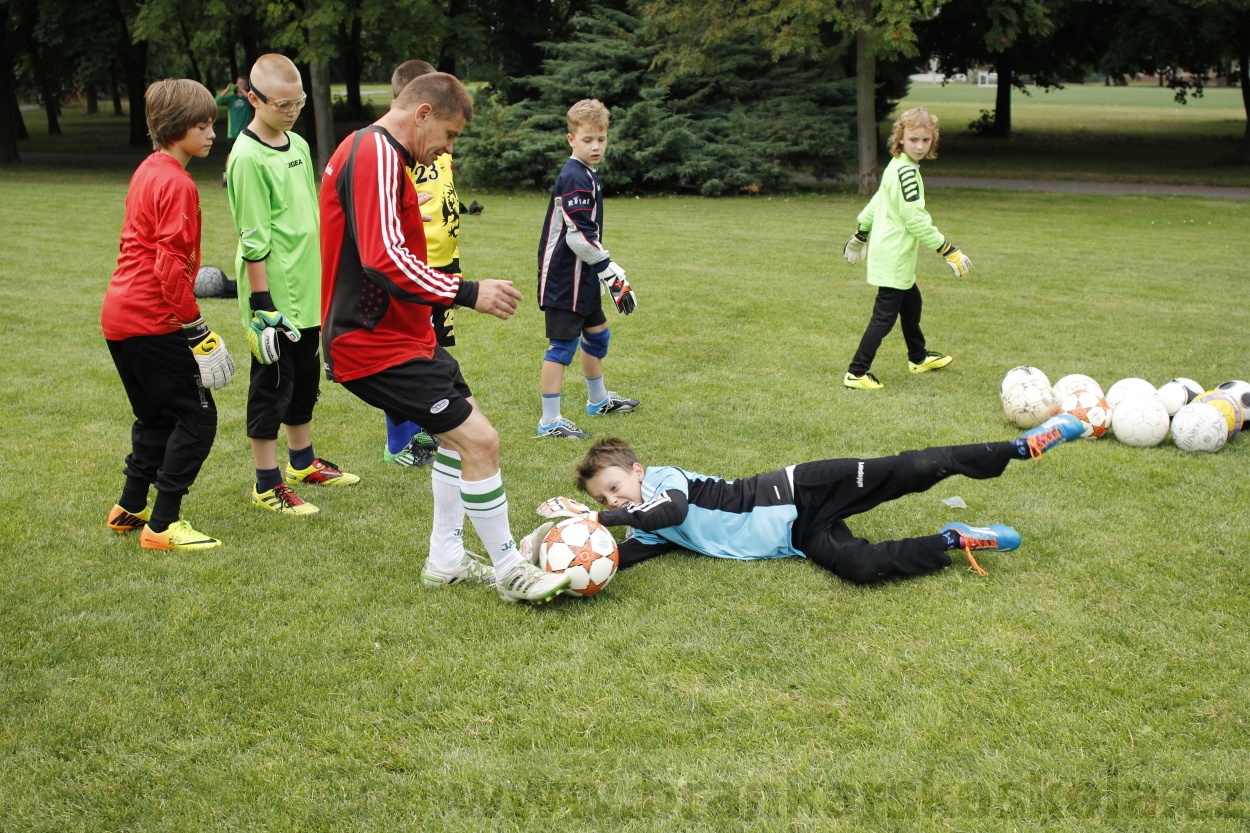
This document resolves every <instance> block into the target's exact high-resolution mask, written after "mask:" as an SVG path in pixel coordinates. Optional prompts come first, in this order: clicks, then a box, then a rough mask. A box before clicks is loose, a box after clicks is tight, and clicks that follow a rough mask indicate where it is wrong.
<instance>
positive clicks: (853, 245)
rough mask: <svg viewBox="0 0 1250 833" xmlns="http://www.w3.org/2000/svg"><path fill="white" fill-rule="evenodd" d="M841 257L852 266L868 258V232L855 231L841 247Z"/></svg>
mask: <svg viewBox="0 0 1250 833" xmlns="http://www.w3.org/2000/svg"><path fill="white" fill-rule="evenodd" d="M842 257H844V258H846V262H847V263H849V264H851V265H852V266H854V265H855V264H856V263H859V262H860V261H861V260H863V259H864V258H866V257H868V232H866V231H863V230H862V229H857V230H856V231H855V233H854V234H853V235H851V239H850V240H848V241H846V245H845V246H843V247H842Z"/></svg>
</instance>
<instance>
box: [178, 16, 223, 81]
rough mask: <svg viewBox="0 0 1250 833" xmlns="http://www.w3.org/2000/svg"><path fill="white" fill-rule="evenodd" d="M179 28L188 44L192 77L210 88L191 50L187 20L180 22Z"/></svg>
mask: <svg viewBox="0 0 1250 833" xmlns="http://www.w3.org/2000/svg"><path fill="white" fill-rule="evenodd" d="M178 26H179V27H180V28H181V29H182V42H183V43H184V44H186V50H187V60H189V61H190V62H191V76H192V77H193V78H194V79H195V80H196V81H199V82H200V83H201V84H204V86H208V84H207V83H205V82H207V81H208V79H207V78H205V77H204V76H203V75H202V74H201V73H200V62H199V61H197V60H196V59H195V52H194V51H193V50H192V49H191V33H190V32H188V31H187V22H186V21H185V20H179V21H178ZM230 80H231V81H232V82H233V81H234V79H233V78H231V79H230Z"/></svg>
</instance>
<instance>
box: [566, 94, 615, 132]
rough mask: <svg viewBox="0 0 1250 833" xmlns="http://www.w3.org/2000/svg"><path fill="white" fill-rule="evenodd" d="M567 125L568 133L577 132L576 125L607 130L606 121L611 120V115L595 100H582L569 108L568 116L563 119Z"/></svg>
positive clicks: (600, 102) (601, 103)
mask: <svg viewBox="0 0 1250 833" xmlns="http://www.w3.org/2000/svg"><path fill="white" fill-rule="evenodd" d="M565 118H566V119H567V120H568V123H569V133H570V134H573V133H576V132H577V127H578V125H581V124H588V125H590V126H591V127H602V128H603V129H604V130H607V129H608V121H609V120H610V119H611V118H612V114H611V113H609V112H608V108H607V107H604V106H603V102H602V101H600V100H599V99H597V98H583V99H582V100H581V101H579V102H577V103H576V104H574V105H573V106H572V107H570V108H569V112H568V115H567V116H566V117H565Z"/></svg>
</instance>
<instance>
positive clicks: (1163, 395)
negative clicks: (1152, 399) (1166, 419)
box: [1157, 376, 1203, 416]
mask: <svg viewBox="0 0 1250 833" xmlns="http://www.w3.org/2000/svg"><path fill="white" fill-rule="evenodd" d="M1202 390H1203V388H1202V385H1200V384H1198V383H1197V382H1195V381H1194V380H1193V379H1186V378H1185V377H1184V376H1178V377H1176V378H1175V379H1172V380H1171V381H1168V382H1164V383H1163V384H1162V385H1159V390H1158V391H1157V394H1158V397H1159V400H1160V401H1161V402H1163V406H1164V407H1165V408H1167V409H1168V416H1173V415H1174V414H1175V413H1176V412H1177V411H1179V410H1180V409H1181V408H1184V407H1185V406H1186V405H1188V404H1189V403H1190V402H1193V401H1194V400H1195V399H1197V398H1198V397H1199V396H1202Z"/></svg>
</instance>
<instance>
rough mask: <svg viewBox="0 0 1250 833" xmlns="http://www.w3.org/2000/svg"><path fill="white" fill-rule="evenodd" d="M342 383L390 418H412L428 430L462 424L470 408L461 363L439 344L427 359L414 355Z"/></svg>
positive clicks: (398, 420)
mask: <svg viewBox="0 0 1250 833" xmlns="http://www.w3.org/2000/svg"><path fill="white" fill-rule="evenodd" d="M343 387H345V388H347V389H348V390H349V391H351V392H352V394H353V395H355V396H356V397H358V398H360V399H361V400H363V401H364V402H366V403H368V404H370V405H372V406H373V407H375V408H378V409H380V410H382V411H384V412H385V413H386V415H387V416H388V417H390V420H391V422H393V423H395V424H396V425H398V424H399V423H401V422H415V423H416V424H417V425H420V426H421V427H422V428H424V429H425V430H426V431H429V432H430V433H431V434H443V433H446V432H447V431H451V430H452V429H454V428H457V427H459V426H460V425H462V424H464V421H465V420H467V419H468V418H469V414H471V413H472V412H473V406H472V405H471V404H469V397H470V396H472V395H473V392H472V391H471V390H469V386H468V384H467V383H466V382H465V381H464V376H462V375H460V365H459V364H457V363H456V360H455V359H454V358H452V356H451V354H450V353H448V352H447V351H446V350H444V349H443V348H442V347H435V348H434V356H433V358H429V359H413V360H412V361H409V362H404V363H403V364H399V365H395V366H394V367H388V368H387V369H386V370H382V371H379V372H378V373H374V374H372V375H370V376H365V377H363V378H361V379H352V380H351V381H350V382H344V383H343Z"/></svg>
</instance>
